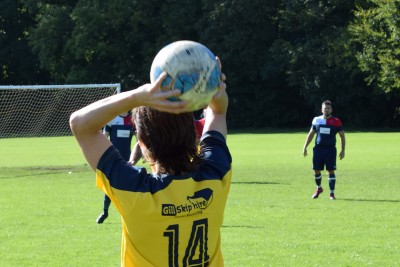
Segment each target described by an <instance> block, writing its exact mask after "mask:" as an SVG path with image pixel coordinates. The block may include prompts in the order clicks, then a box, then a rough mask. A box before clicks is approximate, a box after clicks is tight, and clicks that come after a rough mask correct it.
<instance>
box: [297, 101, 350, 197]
mask: <svg viewBox="0 0 400 267" xmlns="http://www.w3.org/2000/svg"><path fill="white" fill-rule="evenodd" d="M321 111H322V115H321V116H319V117H315V118H314V119H313V121H312V126H311V129H310V132H309V133H308V135H307V138H306V142H305V144H304V147H303V155H304V157H306V156H307V146H308V145H309V144H310V142H311V141H312V139H313V138H314V135H315V133H316V134H317V137H316V138H315V147H314V149H313V154H314V155H313V169H314V179H315V183H316V185H317V190H316V191H315V193H314V194H313V196H312V198H318V196H319V195H320V194H321V193H322V192H323V191H324V190H323V189H322V186H321V180H322V175H321V170H323V169H324V165H325V166H326V169H327V171H328V173H329V180H328V181H329V188H330V190H331V191H330V194H329V197H330V199H332V200H335V199H336V197H335V184H336V175H335V170H336V155H337V151H336V134H337V133H339V136H340V139H341V144H342V146H341V151H340V153H339V158H340V159H343V158H344V151H345V147H346V139H345V136H344V130H343V126H342V122H341V121H340V119H338V118H336V117H334V116H333V115H332V103H331V101H329V100H325V101H324V102H323V103H322V109H321Z"/></svg>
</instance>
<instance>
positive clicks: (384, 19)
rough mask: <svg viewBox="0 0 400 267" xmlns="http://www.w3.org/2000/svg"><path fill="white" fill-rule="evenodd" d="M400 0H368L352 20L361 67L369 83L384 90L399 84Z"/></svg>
mask: <svg viewBox="0 0 400 267" xmlns="http://www.w3.org/2000/svg"><path fill="white" fill-rule="evenodd" d="M399 14H400V1H399V0H369V1H368V4H366V5H365V6H364V7H363V6H361V5H359V6H358V8H357V10H356V11H355V20H354V21H353V22H352V23H351V24H350V27H349V29H350V32H351V34H352V42H354V43H355V44H356V45H357V47H358V48H359V49H358V51H356V58H357V60H358V63H359V64H358V66H359V68H360V69H361V70H362V71H363V72H365V73H366V74H367V76H366V78H365V79H366V81H367V82H368V85H376V87H377V88H378V89H380V90H383V91H385V92H390V91H393V90H398V89H399V88H400V16H399Z"/></svg>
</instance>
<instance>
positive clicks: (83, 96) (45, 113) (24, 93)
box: [0, 84, 121, 138]
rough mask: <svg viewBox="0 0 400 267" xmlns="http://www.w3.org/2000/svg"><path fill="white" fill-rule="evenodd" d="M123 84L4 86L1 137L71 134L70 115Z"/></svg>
mask: <svg viewBox="0 0 400 267" xmlns="http://www.w3.org/2000/svg"><path fill="white" fill-rule="evenodd" d="M120 90H121V86H120V84H82V85H30V86H0V138H18V137H43V136H66V135H71V134H72V133H71V130H70V128H69V116H70V115H71V113H72V112H74V111H75V110H78V109H80V108H82V107H84V106H86V105H88V104H90V103H92V102H94V101H97V100H100V99H102V98H105V97H107V96H110V95H113V94H115V93H119V92H120Z"/></svg>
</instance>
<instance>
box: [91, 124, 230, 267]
mask: <svg viewBox="0 0 400 267" xmlns="http://www.w3.org/2000/svg"><path fill="white" fill-rule="evenodd" d="M201 157H202V161H201V163H200V166H199V168H198V169H197V170H196V171H194V172H190V173H187V174H185V175H180V176H174V175H163V176H157V175H154V174H150V173H147V171H146V169H145V168H139V167H134V166H131V165H130V164H128V163H127V162H126V161H125V160H124V159H123V158H122V157H121V156H120V154H119V153H118V150H116V149H115V148H114V147H113V146H111V147H110V148H109V149H108V150H107V151H106V152H105V153H104V154H103V156H102V157H101V159H100V161H99V163H98V166H97V170H96V183H97V186H98V187H99V188H100V189H101V190H103V191H104V193H106V194H107V195H108V196H109V197H110V199H111V201H112V203H114V205H115V207H116V208H117V210H118V212H119V213H120V215H121V219H122V228H123V233H122V244H121V250H122V251H121V257H122V259H121V265H122V266H140V267H145V266H173V267H178V266H210V267H212V266H219V267H220V266H223V265H224V263H223V258H222V253H221V235H220V228H221V226H222V221H223V215H224V209H225V204H226V200H227V196H228V192H229V188H230V184H231V175H232V172H231V163H232V159H231V155H230V152H229V150H228V147H227V146H226V141H225V138H224V137H223V136H222V135H221V134H220V133H219V132H215V131H210V132H207V133H205V134H204V135H203V136H202V140H201Z"/></svg>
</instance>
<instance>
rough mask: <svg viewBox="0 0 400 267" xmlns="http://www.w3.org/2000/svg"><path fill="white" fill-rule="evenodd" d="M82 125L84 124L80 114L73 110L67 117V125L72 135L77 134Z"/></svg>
mask: <svg viewBox="0 0 400 267" xmlns="http://www.w3.org/2000/svg"><path fill="white" fill-rule="evenodd" d="M82 125H84V122H83V118H82V116H79V113H78V112H77V111H75V112H74V113H72V114H71V116H70V117H69V127H70V128H71V131H72V133H73V134H74V135H76V134H78V133H79V132H80V131H81V130H82V128H83V127H82Z"/></svg>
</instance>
